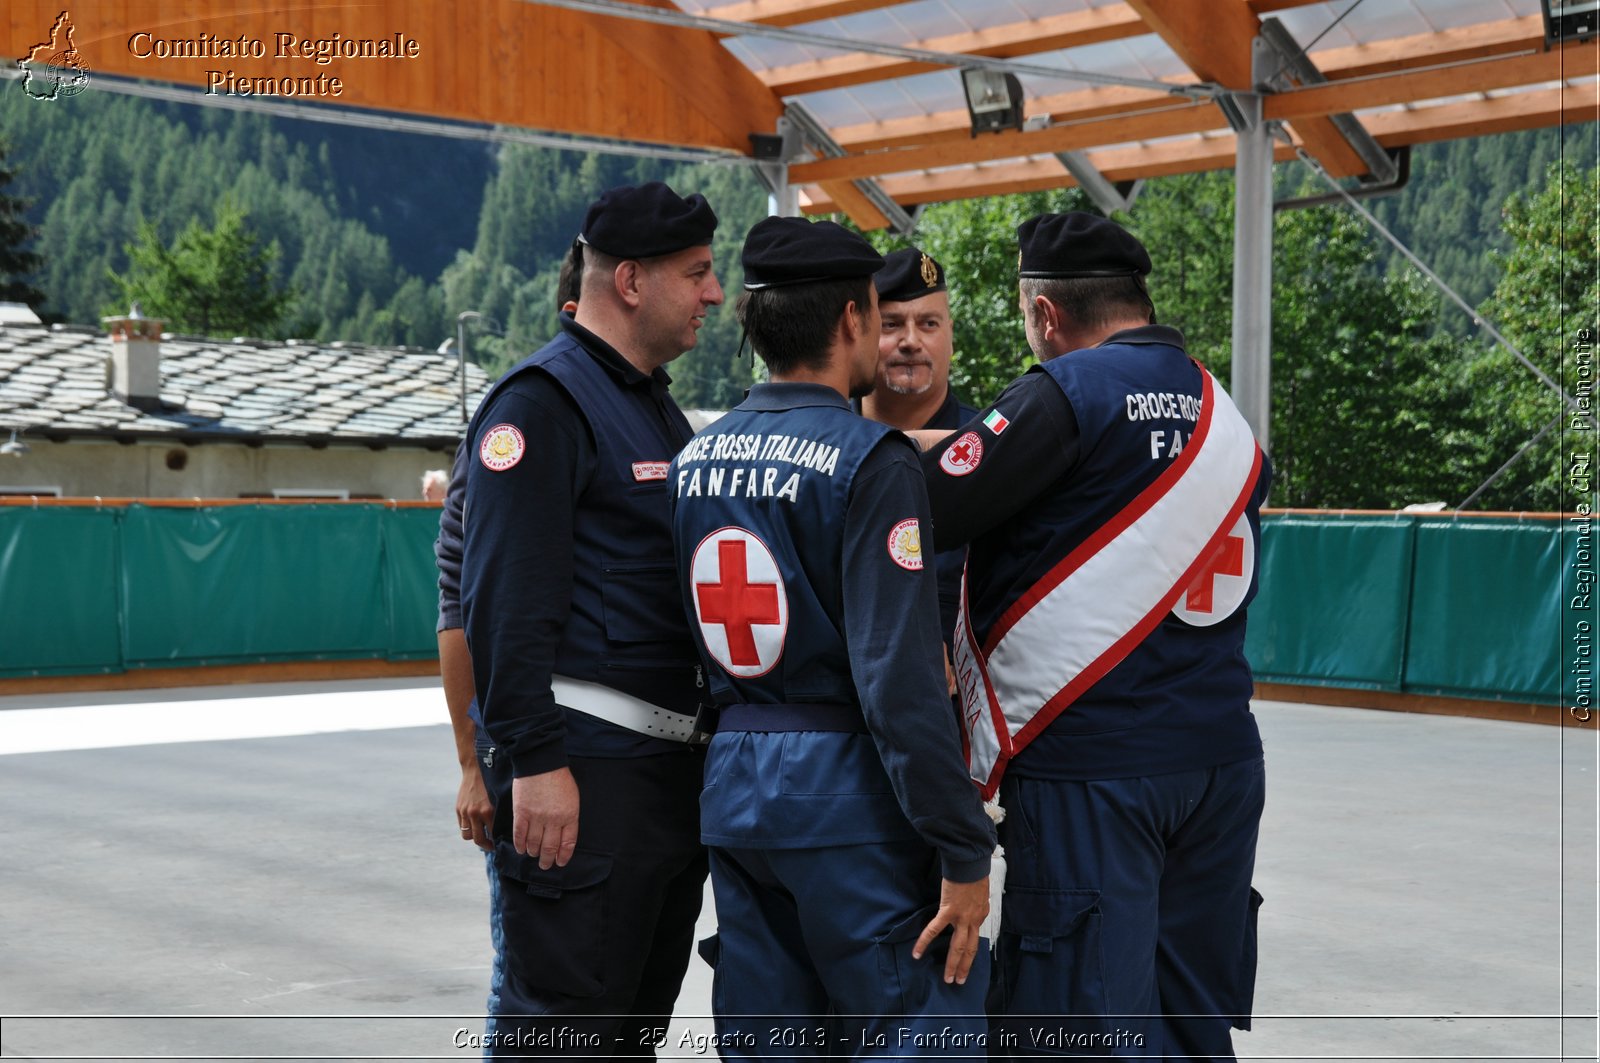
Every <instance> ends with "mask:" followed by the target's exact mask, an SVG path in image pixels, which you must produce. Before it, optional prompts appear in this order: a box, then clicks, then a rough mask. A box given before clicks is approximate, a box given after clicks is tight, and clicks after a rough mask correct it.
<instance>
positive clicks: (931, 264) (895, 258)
mask: <svg viewBox="0 0 1600 1063" xmlns="http://www.w3.org/2000/svg"><path fill="white" fill-rule="evenodd" d="M872 283H873V284H875V285H877V286H878V301H879V302H880V303H909V302H910V301H911V300H913V299H921V298H922V297H923V296H924V295H932V294H933V293H934V292H942V291H944V290H945V289H944V267H943V266H941V265H939V263H938V262H937V261H935V259H934V257H933V256H932V255H930V254H927V253H926V252H924V251H923V250H921V249H920V248H916V247H902V248H901V249H900V250H898V251H890V252H889V253H888V255H886V256H884V259H883V268H882V269H880V270H879V271H878V272H877V273H876V274H875V275H874V276H873V278H872Z"/></svg>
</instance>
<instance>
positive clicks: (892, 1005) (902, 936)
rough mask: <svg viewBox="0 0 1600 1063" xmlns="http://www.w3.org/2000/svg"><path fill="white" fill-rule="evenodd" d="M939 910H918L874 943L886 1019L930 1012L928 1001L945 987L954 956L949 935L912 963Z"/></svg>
mask: <svg viewBox="0 0 1600 1063" xmlns="http://www.w3.org/2000/svg"><path fill="white" fill-rule="evenodd" d="M938 914H939V906H938V905H937V904H930V905H927V906H925V907H923V908H918V909H917V910H916V911H915V912H914V913H912V915H911V916H910V917H909V918H907V919H903V920H901V921H900V922H898V923H896V924H895V925H894V926H893V927H892V928H890V930H889V932H888V933H886V934H884V935H882V936H881V937H876V938H874V939H873V941H872V943H873V944H874V945H875V946H877V949H878V980H879V984H880V985H881V986H882V987H883V989H882V992H883V996H882V998H881V999H880V1000H879V1001H877V1002H875V1003H876V1004H877V1007H875V1008H872V1009H867V1010H871V1011H881V1012H882V1013H883V1014H885V1015H917V1014H920V1013H922V1012H923V1011H925V1010H927V1008H926V1005H927V998H928V995H929V993H930V992H931V991H932V990H933V989H934V988H936V987H939V986H943V985H944V961H945V957H946V956H948V955H949V952H950V935H949V933H944V934H940V935H939V936H938V937H937V938H935V939H934V941H933V944H931V945H929V946H928V951H927V952H924V953H923V954H922V959H920V960H917V959H912V957H911V950H912V949H913V948H915V947H916V944H917V938H919V937H921V936H922V930H923V928H924V927H926V926H927V925H928V924H929V923H930V922H932V921H933V917H934V916H935V915H938Z"/></svg>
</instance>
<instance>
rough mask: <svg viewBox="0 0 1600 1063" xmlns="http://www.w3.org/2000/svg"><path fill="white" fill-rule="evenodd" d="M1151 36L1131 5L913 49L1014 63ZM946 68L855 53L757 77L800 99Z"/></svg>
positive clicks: (1007, 27)
mask: <svg viewBox="0 0 1600 1063" xmlns="http://www.w3.org/2000/svg"><path fill="white" fill-rule="evenodd" d="M1147 32H1149V31H1148V30H1147V29H1146V28H1145V25H1144V22H1143V21H1142V20H1141V19H1140V18H1139V16H1138V14H1137V13H1136V12H1135V11H1134V10H1133V8H1131V7H1129V6H1128V5H1127V4H1108V5H1107V6H1105V7H1091V8H1087V9H1085V10H1083V11H1073V12H1069V13H1067V14H1062V15H1050V16H1048V17H1046V18H1039V19H1030V20H1028V21H1026V22H1012V23H1007V24H1006V25H1003V26H991V27H990V28H988V29H984V30H978V31H976V32H973V33H957V34H952V35H950V36H947V37H932V38H929V39H927V40H922V41H912V42H909V45H910V47H913V48H921V49H924V50H926V51H931V52H947V53H950V54H953V55H982V56H990V57H993V58H1000V59H1011V58H1015V57H1017V56H1021V55H1037V54H1039V53H1040V52H1054V51H1059V50H1061V49H1064V48H1077V47H1080V46H1082V45H1085V44H1098V43H1100V42H1102V41H1114V40H1120V39H1122V38H1124V37H1134V36H1137V35H1139V34H1141V33H1147ZM948 69H950V67H948V66H944V65H940V64H936V63H917V62H910V61H908V60H904V59H897V58H895V57H893V56H887V55H866V54H862V53H855V52H852V53H850V54H848V55H839V56H830V57H828V58H826V59H820V60H817V61H816V62H811V63H797V64H795V65H793V66H784V67H774V68H773V69H771V70H765V71H762V72H760V73H758V74H757V75H756V76H757V77H759V78H760V79H761V80H762V82H763V83H765V84H766V86H767V87H768V88H769V89H771V90H772V91H773V92H775V93H777V94H778V95H779V96H799V95H801V94H803V93H807V92H822V91H824V90H825V89H838V88H844V87H846V86H849V85H860V84H863V83H865V82H869V81H887V80H890V79H893V78H902V77H910V76H912V75H913V74H924V73H927V72H929V71H932V70H948Z"/></svg>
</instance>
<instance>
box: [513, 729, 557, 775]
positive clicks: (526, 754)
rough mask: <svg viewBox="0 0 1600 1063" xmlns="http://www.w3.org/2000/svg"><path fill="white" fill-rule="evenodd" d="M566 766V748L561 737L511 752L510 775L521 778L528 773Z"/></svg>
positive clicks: (541, 773)
mask: <svg viewBox="0 0 1600 1063" xmlns="http://www.w3.org/2000/svg"><path fill="white" fill-rule="evenodd" d="M566 766H567V748H566V744H565V743H564V742H562V740H561V739H559V738H558V739H556V740H555V741H553V742H545V743H543V744H542V745H537V746H533V747H532V748H529V749H516V750H512V752H511V776H512V778H515V779H521V778H523V777H524V776H528V775H543V774H544V773H545V772H550V771H557V770H559V769H561V768H565V767H566Z"/></svg>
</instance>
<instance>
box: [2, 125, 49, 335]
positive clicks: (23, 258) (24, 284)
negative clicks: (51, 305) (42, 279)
mask: <svg viewBox="0 0 1600 1063" xmlns="http://www.w3.org/2000/svg"><path fill="white" fill-rule="evenodd" d="M8 151H9V149H8V148H7V146H6V142H5V141H4V140H0V302H7V303H27V304H28V305H29V306H32V307H37V306H38V305H39V304H40V303H43V302H44V293H43V292H41V291H40V290H39V289H37V288H35V287H34V286H33V285H31V284H29V283H28V281H27V279H26V278H27V277H28V276H29V275H30V274H34V273H37V272H38V271H39V267H40V266H41V265H43V264H44V259H42V258H41V257H40V256H39V254H38V253H37V252H35V251H33V250H31V249H29V247H28V246H27V245H28V243H29V242H30V241H31V240H32V239H33V237H34V235H35V233H36V232H37V230H36V229H35V228H34V227H33V226H32V225H30V224H28V220H27V218H26V217H25V216H24V212H25V211H26V209H27V206H28V204H27V202H26V201H25V200H23V199H21V198H20V197H18V196H14V195H11V194H10V193H9V192H7V191H6V186H7V185H9V184H10V183H11V181H12V179H13V176H14V175H13V173H12V170H11V168H10V167H8V166H7V165H6V155H7V153H8Z"/></svg>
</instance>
